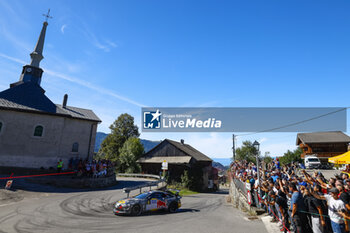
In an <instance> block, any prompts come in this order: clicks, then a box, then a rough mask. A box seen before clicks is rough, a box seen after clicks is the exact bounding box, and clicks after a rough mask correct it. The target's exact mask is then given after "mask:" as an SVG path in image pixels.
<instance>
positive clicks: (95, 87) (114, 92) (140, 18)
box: [0, 0, 350, 158]
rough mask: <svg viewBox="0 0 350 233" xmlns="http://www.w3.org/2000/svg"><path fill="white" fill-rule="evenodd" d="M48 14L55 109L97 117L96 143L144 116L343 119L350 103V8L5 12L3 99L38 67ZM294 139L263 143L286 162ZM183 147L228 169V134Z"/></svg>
mask: <svg viewBox="0 0 350 233" xmlns="http://www.w3.org/2000/svg"><path fill="white" fill-rule="evenodd" d="M48 8H50V9H51V13H52V16H53V17H54V18H53V19H51V20H50V21H49V26H48V29H47V36H46V41H45V48H44V57H45V58H44V60H43V61H42V62H41V67H42V68H43V69H44V71H45V73H44V75H43V81H42V86H43V88H44V89H45V90H46V94H47V96H48V97H49V98H51V100H53V102H55V103H61V102H62V99H63V95H64V94H65V93H68V95H69V99H68V105H71V106H77V107H82V108H89V109H93V110H94V111H95V113H96V114H97V115H98V116H99V117H100V118H101V119H102V120H103V122H102V124H100V125H99V131H103V132H109V129H108V126H109V125H110V124H111V123H112V122H113V120H114V119H116V118H117V117H118V115H119V114H121V113H124V112H127V113H129V114H131V115H133V116H134V117H135V120H136V122H137V124H138V125H140V115H141V113H140V106H162V107H341V106H349V104H348V100H349V99H350V93H349V91H348V88H349V84H350V83H349V77H348V76H349V71H350V66H349V62H350V46H349V41H350V15H349V14H348V12H349V9H350V2H349V1H319V0H318V1H301V0H300V1H189V0H186V1H160V0H159V1H143V0H142V1H112V0H110V1H106V0H101V1H97V0H96V1H92V0H74V1H71V0H70V1H65V0H61V1H53V0H45V1H41V0H32V1H16V0H0V90H4V89H6V88H7V87H8V85H9V84H10V83H12V82H15V81H17V80H18V79H19V75H20V72H21V66H22V65H23V64H27V63H29V62H30V57H29V53H30V52H31V51H32V50H33V48H34V46H35V43H36V41H37V38H38V36H39V32H40V30H41V27H42V22H43V20H44V18H43V16H42V14H43V13H45V12H47V9H48ZM295 136H296V134H295V133H270V134H257V135H251V136H245V137H240V138H238V141H237V143H238V146H239V145H240V143H241V141H242V140H255V139H256V140H259V141H260V142H261V149H262V152H263V153H264V152H265V151H270V152H271V155H282V154H283V152H285V151H286V150H287V149H294V148H295ZM141 137H142V138H146V139H151V140H160V139H164V138H171V139H175V140H179V139H181V138H184V139H185V141H186V142H187V143H189V144H192V145H194V146H195V147H197V148H198V149H199V150H201V151H203V152H204V153H206V154H207V155H209V156H211V157H221V158H225V157H230V156H231V154H232V152H231V144H232V139H231V138H232V135H231V134H230V133H211V134H210V133H201V134H199V133H198V134H193V133H192V134H190V133H186V134H179V133H172V134H170V133H169V134H156V133H152V134H151V133H147V134H146V133H144V134H142V135H141Z"/></svg>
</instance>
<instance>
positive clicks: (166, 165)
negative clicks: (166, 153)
mask: <svg viewBox="0 0 350 233" xmlns="http://www.w3.org/2000/svg"><path fill="white" fill-rule="evenodd" d="M162 170H168V162H167V161H166V160H164V161H163V162H162Z"/></svg>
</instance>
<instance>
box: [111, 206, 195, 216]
mask: <svg viewBox="0 0 350 233" xmlns="http://www.w3.org/2000/svg"><path fill="white" fill-rule="evenodd" d="M198 212H200V210H197V209H189V208H184V209H183V208H180V209H178V210H177V211H176V212H175V213H169V212H168V211H167V210H159V211H148V212H144V213H142V214H141V215H139V216H133V215H127V214H124V215H117V216H118V217H133V218H137V217H147V216H159V215H174V214H181V213H198Z"/></svg>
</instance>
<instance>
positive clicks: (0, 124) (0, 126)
mask: <svg viewBox="0 0 350 233" xmlns="http://www.w3.org/2000/svg"><path fill="white" fill-rule="evenodd" d="M1 130H2V122H1V121H0V133H1Z"/></svg>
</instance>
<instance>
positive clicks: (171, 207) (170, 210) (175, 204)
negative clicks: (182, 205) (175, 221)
mask: <svg viewBox="0 0 350 233" xmlns="http://www.w3.org/2000/svg"><path fill="white" fill-rule="evenodd" d="M177 206H178V205H177V203H176V202H172V203H171V204H170V206H169V208H168V211H169V212H170V213H175V212H176V210H177Z"/></svg>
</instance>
